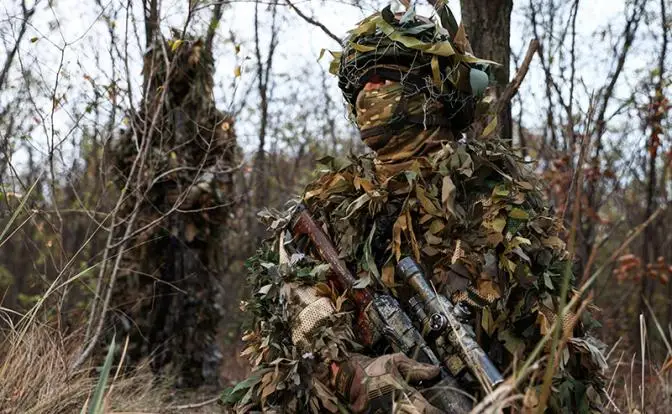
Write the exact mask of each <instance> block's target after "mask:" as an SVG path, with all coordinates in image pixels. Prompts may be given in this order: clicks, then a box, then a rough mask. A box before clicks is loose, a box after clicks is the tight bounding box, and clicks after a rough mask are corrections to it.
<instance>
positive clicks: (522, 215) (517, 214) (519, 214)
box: [509, 207, 530, 220]
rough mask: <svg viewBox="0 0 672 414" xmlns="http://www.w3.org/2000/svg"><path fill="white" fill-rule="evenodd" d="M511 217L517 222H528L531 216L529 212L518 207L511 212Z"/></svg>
mask: <svg viewBox="0 0 672 414" xmlns="http://www.w3.org/2000/svg"><path fill="white" fill-rule="evenodd" d="M509 217H511V218H513V219H516V220H527V219H529V218H530V215H529V213H528V212H527V211H525V210H523V209H520V208H517V207H516V208H514V209H512V210H511V211H510V212H509Z"/></svg>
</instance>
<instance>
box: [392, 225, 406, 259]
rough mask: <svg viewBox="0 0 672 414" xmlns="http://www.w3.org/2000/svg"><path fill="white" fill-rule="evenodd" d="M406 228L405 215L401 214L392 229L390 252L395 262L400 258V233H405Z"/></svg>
mask: <svg viewBox="0 0 672 414" xmlns="http://www.w3.org/2000/svg"><path fill="white" fill-rule="evenodd" d="M407 228H408V226H407V224H406V215H405V214H401V215H400V216H399V217H397V220H396V221H395V222H394V226H393V227H392V252H393V253H394V257H395V258H396V259H397V260H399V259H400V258H401V232H402V231H406V229H407Z"/></svg>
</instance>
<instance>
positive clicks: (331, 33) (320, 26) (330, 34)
mask: <svg viewBox="0 0 672 414" xmlns="http://www.w3.org/2000/svg"><path fill="white" fill-rule="evenodd" d="M285 1H286V2H287V5H289V7H291V8H292V10H294V11H295V12H296V14H298V15H299V17H300V18H302V19H303V20H305V21H306V22H308V23H310V24H312V25H313V26H317V27H319V28H320V29H322V31H323V32H324V33H325V34H326V35H327V36H329V37H331V38H332V39H334V40H335V41H336V42H337V43H338V44H340V43H341V39H339V38H338V36H336V35H335V34H334V33H333V32H332V31H331V30H329V29H327V26H325V25H323V24H322V23H320V22H318V21H317V20H315V19H313V18H310V17H308V16H306V15H305V14H304V13H303V12H302V11H301V10H299V8H298V7H296V6H295V5H294V3H292V2H291V1H290V0H285Z"/></svg>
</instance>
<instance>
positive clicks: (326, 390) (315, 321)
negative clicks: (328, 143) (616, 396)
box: [223, 7, 606, 413]
mask: <svg viewBox="0 0 672 414" xmlns="http://www.w3.org/2000/svg"><path fill="white" fill-rule="evenodd" d="M439 18H440V20H441V25H438V24H436V23H434V22H432V21H429V20H427V19H424V18H421V17H418V16H415V14H414V13H413V9H410V10H409V11H408V12H407V13H405V14H404V15H395V14H394V13H392V12H391V10H390V9H389V7H388V8H386V9H384V10H383V11H382V12H380V13H376V14H374V15H372V16H370V17H368V18H367V19H365V20H364V21H362V22H361V23H360V25H359V26H358V27H357V28H355V29H353V30H352V31H351V36H350V37H349V38H348V39H347V40H346V42H345V44H344V50H343V52H342V53H340V54H334V56H335V57H336V60H335V62H334V65H333V67H332V69H333V71H334V73H336V74H337V75H338V77H339V86H340V87H341V89H342V90H343V93H344V96H345V98H346V100H347V101H348V103H349V104H350V106H351V109H352V115H353V117H354V119H355V122H356V123H357V125H358V127H359V129H360V131H361V135H362V139H363V140H364V141H365V142H366V144H367V145H368V146H369V147H370V148H371V149H372V150H374V151H375V154H369V155H364V156H361V157H350V158H348V159H335V158H331V157H328V158H325V159H323V160H322V162H323V165H324V168H323V169H322V174H321V176H320V177H319V178H317V179H316V180H315V181H314V182H313V183H311V184H310V185H308V187H307V188H306V191H305V192H304V194H303V196H302V197H301V200H300V201H301V202H302V203H303V204H304V205H305V206H307V207H308V209H309V210H310V211H311V213H312V215H313V216H314V217H315V218H316V219H318V220H319V221H320V222H321V223H323V225H324V228H325V230H326V232H327V233H328V234H329V236H330V237H331V239H332V240H333V241H334V242H335V244H336V245H337V247H338V249H339V251H340V254H341V257H342V258H343V260H344V261H345V262H346V263H347V265H348V266H349V268H350V270H351V271H352V273H353V274H355V275H357V276H358V277H359V284H360V286H371V287H373V288H375V289H383V290H385V291H387V292H391V293H393V294H394V295H395V296H396V297H397V298H398V299H399V300H400V301H407V300H408V299H409V296H408V289H407V287H405V286H404V285H403V281H401V280H399V279H398V278H396V277H395V271H394V268H395V266H396V265H397V263H398V261H399V260H400V258H401V257H403V256H411V257H413V258H414V259H415V260H416V261H417V262H418V263H421V264H422V266H423V267H424V269H425V273H426V274H427V275H428V277H431V279H432V283H433V284H434V286H435V287H436V289H437V291H438V292H440V293H442V294H444V295H446V296H447V297H449V298H451V299H452V300H453V302H454V303H460V304H463V305H464V306H466V307H468V308H469V309H470V310H471V315H472V317H471V325H472V326H473V328H474V330H475V331H476V336H477V340H478V342H479V343H480V345H481V346H482V347H483V349H484V350H485V351H486V352H487V353H488V355H489V357H490V358H491V359H492V361H493V362H494V363H495V365H496V366H497V367H498V368H499V369H500V371H502V372H503V373H504V374H505V375H510V374H512V369H514V368H515V367H514V365H517V366H518V367H519V366H520V364H521V361H523V360H524V359H525V358H526V357H528V356H529V355H530V354H531V353H532V351H533V350H534V348H535V346H536V345H537V344H538V343H539V341H540V340H541V338H542V337H543V336H544V335H545V334H547V333H548V332H549V330H550V329H551V327H552V326H553V324H554V322H556V320H557V315H558V314H559V312H560V305H561V303H562V302H564V301H563V300H562V299H561V292H562V291H563V281H564V280H565V277H564V276H565V275H567V277H569V278H570V281H573V277H572V276H571V274H569V272H570V264H571V263H570V257H569V253H568V252H567V251H566V250H565V244H564V243H563V241H562V240H561V238H560V236H561V233H562V231H563V228H562V223H560V222H559V221H558V220H557V219H555V218H554V217H553V215H552V213H551V212H550V211H549V208H548V207H547V206H545V205H544V202H543V199H542V193H541V192H540V190H539V185H538V183H537V182H536V180H535V179H534V176H533V175H532V174H531V173H530V172H529V171H526V170H525V169H524V165H523V163H522V162H521V160H519V159H518V157H517V156H516V154H515V152H514V151H513V150H511V149H510V148H509V147H508V146H506V145H504V143H503V142H502V141H500V140H499V139H496V138H494V137H492V136H491V135H492V133H491V131H487V129H488V128H486V131H475V130H473V129H472V130H470V131H469V132H468V133H467V134H466V135H465V134H463V131H464V130H465V129H466V128H467V127H468V126H469V125H470V124H471V122H472V121H473V120H474V117H475V116H478V114H479V112H480V111H483V110H485V109H487V105H485V104H487V98H484V95H483V91H484V89H485V88H486V86H487V80H488V75H487V73H488V66H489V65H491V64H492V62H487V61H483V60H480V59H477V58H475V57H474V56H473V55H472V54H471V51H470V48H469V44H468V41H467V39H466V36H465V32H464V29H463V28H462V27H461V26H457V24H456V23H455V20H454V18H453V17H452V14H450V11H449V10H448V9H447V7H446V8H442V9H440V10H439ZM483 135H486V136H487V137H483ZM293 211H294V208H290V209H289V211H287V212H265V213H264V214H262V216H263V217H264V218H265V219H266V220H267V221H268V224H269V229H270V230H271V231H272V232H273V237H271V238H270V239H269V240H268V241H267V242H266V243H265V244H264V246H262V248H261V249H260V250H259V252H258V254H257V256H255V257H253V258H252V259H250V261H249V262H248V265H249V270H250V273H249V275H250V282H251V284H252V287H253V289H254V292H255V293H254V294H253V296H252V297H251V298H250V299H249V301H247V302H246V303H244V306H245V308H246V309H248V310H250V311H252V312H253V314H254V320H253V321H252V326H251V329H250V331H249V332H248V333H247V334H246V336H245V337H244V339H245V341H247V342H248V347H247V348H246V349H245V351H244V352H243V354H244V355H247V356H248V357H249V358H250V361H251V363H252V365H253V371H252V374H251V375H250V377H249V378H248V379H247V380H245V381H243V382H241V383H240V384H238V385H237V386H236V387H234V388H233V389H231V390H228V392H227V393H226V394H225V395H224V397H223V400H224V402H225V403H226V404H229V405H231V406H233V407H235V408H236V410H237V411H239V412H246V411H248V410H250V409H262V410H271V411H272V410H274V409H277V410H279V411H290V412H306V411H312V412H324V411H331V412H335V411H336V410H337V409H338V408H339V407H340V408H341V409H345V410H351V411H352V412H367V411H368V412H386V411H385V408H386V407H385V405H384V401H381V396H385V397H386V398H387V403H388V407H390V408H391V407H392V406H393V403H392V400H393V399H396V400H395V401H394V408H395V409H400V410H401V411H402V412H426V413H429V412H437V411H438V410H437V409H436V407H432V406H431V405H429V404H427V402H426V401H424V400H423V399H422V398H419V397H418V392H416V390H415V389H414V388H413V386H412V381H410V380H411V379H413V378H412V376H406V375H405V374H408V371H412V372H422V373H424V377H423V378H424V379H429V378H432V372H430V371H431V367H427V366H423V365H418V364H417V363H415V364H416V365H413V366H412V368H409V365H410V364H412V363H413V361H411V362H409V361H406V360H403V361H400V359H403V358H402V357H403V355H398V354H395V355H385V356H380V354H379V353H378V352H377V351H376V350H373V349H366V348H364V347H363V346H361V345H360V343H361V341H358V337H357V335H356V334H353V320H352V313H351V310H352V309H351V307H350V304H349V301H348V300H346V298H345V296H341V295H340V294H339V293H338V292H337V291H336V290H335V288H334V286H333V285H332V284H330V283H328V282H326V273H327V271H328V266H326V265H325V264H324V263H321V262H320V261H319V260H318V259H316V258H315V257H312V256H311V255H305V254H304V253H306V252H307V251H306V250H305V248H304V247H305V246H303V245H302V244H301V240H292V237H291V236H290V234H289V232H288V231H287V223H288V221H289V219H290V217H291V216H292V213H293ZM572 297H574V291H573V290H571V289H569V290H568V294H567V297H566V298H565V301H566V300H567V299H570V298H572ZM577 302H578V304H581V303H582V301H581V300H579V301H577ZM577 309H578V306H575V307H574V308H573V310H572V311H570V312H569V313H567V314H566V315H565V317H564V318H563V320H562V321H558V322H560V323H562V338H563V340H564V341H565V342H566V348H565V350H564V351H563V353H562V355H561V357H560V358H557V359H556V363H557V370H556V371H555V376H554V378H553V383H552V385H553V392H552V396H551V398H550V400H549V401H548V403H547V411H548V412H579V413H588V412H600V411H601V410H602V408H603V405H602V401H601V398H602V390H603V386H604V383H603V381H604V378H603V376H602V373H603V370H604V368H605V365H606V362H605V360H604V357H603V356H602V353H601V351H600V349H599V347H600V345H601V344H600V343H599V342H598V341H597V340H595V339H593V338H592V337H590V336H589V335H588V334H587V330H588V329H589V328H590V324H591V323H592V320H591V318H590V314H589V313H588V312H583V313H582V314H581V317H578V316H577V313H576V310H577ZM544 350H545V352H546V353H548V352H549V351H550V350H549V349H548V347H546V348H545V349H544ZM381 358H382V359H381ZM547 363H548V361H546V362H543V363H541V364H540V365H539V367H538V369H537V370H535V371H534V372H533V373H531V375H529V374H530V373H527V374H528V375H529V377H528V380H527V381H526V382H524V385H523V386H521V388H520V389H519V391H520V392H522V393H524V394H525V398H524V399H523V400H522V402H521V404H522V405H523V406H524V407H525V408H526V409H536V408H537V406H538V404H539V394H540V388H541V387H540V384H541V382H542V379H543V374H544V372H545V365H546V364H547ZM402 366H405V368H404V369H402V368H401V367H402ZM404 371H406V372H404ZM399 374H400V375H399ZM433 374H434V375H436V372H434V373H433ZM344 377H346V380H347V381H344V380H343V379H344ZM383 377H384V378H385V379H384V380H383V379H382V378H383ZM400 378H401V380H400ZM403 378H406V379H408V380H409V381H403ZM344 383H345V384H346V385H345V386H344ZM464 388H465V391H467V392H469V393H471V394H472V395H474V397H475V398H476V399H477V400H479V399H481V398H483V395H482V393H481V392H480V390H479V389H478V388H476V387H470V386H465V387H464ZM390 390H392V391H390ZM392 396H394V397H392ZM404 410H407V411H404Z"/></svg>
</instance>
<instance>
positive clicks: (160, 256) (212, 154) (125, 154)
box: [112, 32, 239, 387]
mask: <svg viewBox="0 0 672 414" xmlns="http://www.w3.org/2000/svg"><path fill="white" fill-rule="evenodd" d="M173 34H174V37H173V38H172V39H169V40H168V39H164V38H163V37H161V36H157V38H156V40H155V41H154V44H153V47H151V48H150V49H149V50H148V51H147V52H146V54H145V59H144V67H143V69H144V80H145V90H146V92H145V94H144V97H145V99H143V101H142V105H141V110H140V111H139V112H138V113H137V114H134V115H135V116H133V117H132V119H131V122H132V124H131V128H129V130H128V131H127V132H126V133H125V134H123V135H122V136H121V139H120V140H119V141H118V142H117V143H116V146H115V147H114V148H113V151H112V153H113V156H114V165H115V167H116V168H115V173H116V174H115V178H116V179H117V180H118V183H119V187H120V188H124V186H126V185H128V195H127V196H126V197H125V198H124V201H125V202H124V203H123V205H121V212H120V214H121V215H122V216H123V217H129V218H128V219H127V222H128V221H129V220H130V221H131V222H132V219H130V217H133V216H135V217H136V219H135V220H136V221H135V223H136V224H135V227H131V228H132V229H133V230H136V229H140V230H141V231H139V232H138V234H136V235H135V236H134V237H133V238H131V239H130V240H129V242H128V245H129V246H131V248H129V249H128V250H127V251H126V252H125V255H124V261H125V263H124V265H123V266H122V269H123V271H122V272H121V277H120V281H119V283H118V285H117V287H116V290H115V294H114V295H113V298H114V299H113V302H112V303H113V306H114V308H115V309H116V310H117V311H118V312H117V313H115V318H114V321H115V323H117V324H118V325H117V326H119V328H120V330H121V331H122V332H124V333H125V334H128V335H129V337H130V343H129V348H128V352H127V356H128V358H129V360H130V361H131V362H133V363H137V362H139V361H142V360H143V359H145V358H148V357H149V358H151V361H152V368H153V370H154V371H155V372H157V373H160V374H162V375H171V376H174V377H175V385H177V386H180V387H198V386H201V385H216V384H218V383H219V374H220V373H219V367H220V363H221V359H222V353H221V351H220V349H219V346H218V343H217V337H216V334H217V330H218V328H219V324H220V322H221V321H222V317H223V310H224V309H223V307H222V300H221V296H222V295H221V276H222V272H223V269H224V252H225V249H224V243H223V238H224V237H223V236H224V233H223V231H222V230H223V229H224V228H225V223H226V220H227V218H228V216H229V214H230V209H231V205H232V204H233V199H232V198H231V193H232V191H233V180H232V175H233V171H234V169H235V166H236V163H237V162H238V161H237V159H238V153H239V150H238V146H237V143H236V136H235V133H234V122H233V119H232V117H231V116H230V115H228V114H226V113H224V112H221V111H219V110H218V109H217V107H216V106H215V100H214V96H213V94H212V88H213V72H214V59H213V56H212V51H211V50H210V49H209V48H208V47H207V45H206V42H204V41H203V40H202V39H200V38H185V37H183V36H181V34H179V33H178V32H174V33H173ZM144 154H146V155H144ZM127 181H128V182H127ZM127 222H126V223H125V225H124V226H121V227H122V231H126V229H127V227H129V226H131V224H128V223H127ZM120 236H121V235H120Z"/></svg>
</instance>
